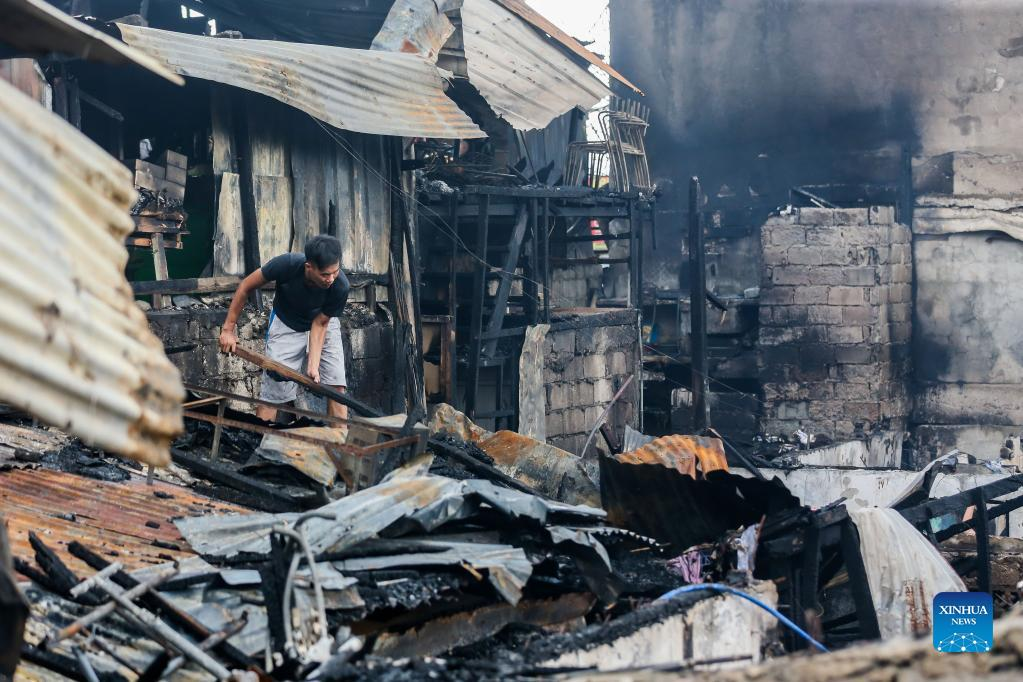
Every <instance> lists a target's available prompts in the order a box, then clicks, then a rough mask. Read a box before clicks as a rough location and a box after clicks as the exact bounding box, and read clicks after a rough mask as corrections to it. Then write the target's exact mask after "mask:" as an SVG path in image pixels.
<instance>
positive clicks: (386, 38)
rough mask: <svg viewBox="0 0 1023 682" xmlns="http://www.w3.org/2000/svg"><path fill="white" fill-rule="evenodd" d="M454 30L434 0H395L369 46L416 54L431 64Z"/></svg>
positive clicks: (376, 48) (434, 61)
mask: <svg viewBox="0 0 1023 682" xmlns="http://www.w3.org/2000/svg"><path fill="white" fill-rule="evenodd" d="M454 31H455V27H454V25H453V24H452V23H451V20H450V19H448V18H447V16H445V15H444V14H443V13H442V12H440V11H438V8H437V3H436V0H395V3H394V4H393V5H392V6H391V11H390V12H388V13H387V19H385V20H384V25H383V26H381V27H380V31H379V32H378V33H377V35H376V37H375V38H373V44H372V46H371V47H370V49H373V50H384V51H387V52H407V53H409V54H418V55H420V56H422V57H425V58H426V59H427V60H428V61H429V62H430V63H431V64H433V63H436V61H437V55H439V54H440V49H441V48H442V47H444V43H445V42H447V39H448V38H450V37H451V34H452V33H454Z"/></svg>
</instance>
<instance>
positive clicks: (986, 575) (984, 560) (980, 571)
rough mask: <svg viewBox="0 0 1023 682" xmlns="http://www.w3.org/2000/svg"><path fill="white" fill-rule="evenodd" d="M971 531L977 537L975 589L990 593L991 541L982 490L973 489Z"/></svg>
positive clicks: (985, 499)
mask: <svg viewBox="0 0 1023 682" xmlns="http://www.w3.org/2000/svg"><path fill="white" fill-rule="evenodd" d="M973 502H974V504H975V506H976V512H975V513H974V515H973V529H974V532H975V533H976V536H977V589H979V590H980V591H981V592H989V593H990V592H991V541H990V540H989V539H988V509H987V497H986V496H985V495H984V488H975V489H974V491H973Z"/></svg>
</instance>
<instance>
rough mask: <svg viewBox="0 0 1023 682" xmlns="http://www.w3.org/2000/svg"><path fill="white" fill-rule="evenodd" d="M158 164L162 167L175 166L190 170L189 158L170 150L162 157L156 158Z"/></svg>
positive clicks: (161, 155)
mask: <svg viewBox="0 0 1023 682" xmlns="http://www.w3.org/2000/svg"><path fill="white" fill-rule="evenodd" d="M156 162H157V163H158V164H160V165H161V166H175V167H176V168H186V169H187V168H188V157H187V156H185V155H184V154H179V153H178V152H175V151H172V150H170V149H168V150H166V151H164V152H163V153H162V154H160V156H158V157H156Z"/></svg>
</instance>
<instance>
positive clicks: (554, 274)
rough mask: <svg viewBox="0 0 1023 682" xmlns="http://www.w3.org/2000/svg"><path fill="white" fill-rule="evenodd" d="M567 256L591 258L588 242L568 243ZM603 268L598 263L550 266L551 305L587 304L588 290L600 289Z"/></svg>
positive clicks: (590, 248) (592, 253)
mask: <svg viewBox="0 0 1023 682" xmlns="http://www.w3.org/2000/svg"><path fill="white" fill-rule="evenodd" d="M567 249H568V254H567V257H568V258H593V257H594V256H595V255H596V254H595V253H594V252H593V246H592V244H591V243H590V242H582V243H569V244H568V245H567ZM603 276H604V270H603V269H602V268H601V266H599V265H576V266H573V267H567V268H551V305H552V306H555V307H558V308H579V307H585V306H588V305H589V304H590V303H589V299H590V292H591V291H594V290H600V288H601V284H602V280H603Z"/></svg>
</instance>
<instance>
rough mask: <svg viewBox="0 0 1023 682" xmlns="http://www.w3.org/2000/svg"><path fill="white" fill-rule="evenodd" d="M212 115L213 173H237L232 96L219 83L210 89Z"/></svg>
mask: <svg viewBox="0 0 1023 682" xmlns="http://www.w3.org/2000/svg"><path fill="white" fill-rule="evenodd" d="M210 117H211V122H212V125H211V128H212V131H213V174H214V175H215V176H216V175H221V174H222V173H237V172H238V162H237V160H236V159H235V142H234V122H233V121H232V119H231V98H230V95H229V92H228V90H227V88H226V86H223V85H220V84H218V83H213V84H212V89H211V90H210Z"/></svg>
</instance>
